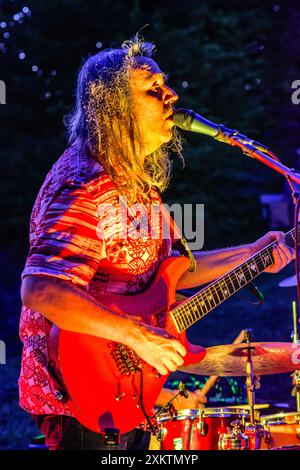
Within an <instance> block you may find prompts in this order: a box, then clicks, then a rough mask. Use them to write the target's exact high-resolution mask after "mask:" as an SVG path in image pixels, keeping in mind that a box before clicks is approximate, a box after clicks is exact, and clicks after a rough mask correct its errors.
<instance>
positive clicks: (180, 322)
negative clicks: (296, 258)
mask: <svg viewBox="0 0 300 470" xmlns="http://www.w3.org/2000/svg"><path fill="white" fill-rule="evenodd" d="M299 230H300V226H299V227H298V234H299ZM299 237H300V234H299ZM285 241H286V243H288V242H291V246H295V231H294V230H291V231H290V232H288V233H286V234H285ZM275 245H276V242H273V243H272V244H270V245H269V246H268V247H267V248H265V249H263V250H261V251H260V252H258V253H256V254H255V255H254V256H253V257H252V258H251V259H249V260H247V261H245V262H244V263H242V264H241V265H240V266H238V267H237V268H235V269H234V270H232V271H231V272H230V273H228V274H226V275H225V276H224V277H223V278H221V279H219V280H217V281H215V282H213V283H211V284H210V285H209V286H207V287H205V288H204V289H203V290H200V291H199V292H198V293H197V294H195V295H194V296H192V297H191V298H190V299H187V300H185V301H184V302H183V303H182V304H180V305H179V306H178V307H175V309H174V310H173V311H172V312H171V314H172V316H173V319H174V321H175V322H176V324H177V329H178V330H180V331H183V330H185V329H186V328H188V327H189V326H191V325H192V324H193V323H195V322H196V321H197V320H199V319H200V318H202V317H203V316H205V315H206V314H207V313H209V312H210V311H211V310H213V309H214V308H215V307H216V306H218V305H219V304H221V303H222V302H223V301H224V300H226V299H227V298H229V297H230V296H231V295H232V294H234V293H235V292H236V291H238V290H239V289H241V288H242V287H244V286H245V285H247V284H248V283H249V282H250V281H251V280H252V279H254V278H255V277H257V276H258V275H259V274H260V273H261V272H263V271H264V270H265V269H266V268H268V267H269V266H271V265H272V264H273V263H274V258H273V254H272V253H273V248H274V246H275Z"/></svg>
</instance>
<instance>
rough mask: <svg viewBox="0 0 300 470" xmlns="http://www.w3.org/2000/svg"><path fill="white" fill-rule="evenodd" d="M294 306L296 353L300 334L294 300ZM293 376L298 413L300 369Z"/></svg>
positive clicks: (299, 405) (299, 407) (293, 335)
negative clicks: (299, 332) (299, 333)
mask: <svg viewBox="0 0 300 470" xmlns="http://www.w3.org/2000/svg"><path fill="white" fill-rule="evenodd" d="M292 307H293V324H294V329H293V332H292V342H293V344H295V345H297V346H295V353H296V349H298V348H300V342H299V335H298V330H297V308H296V302H295V301H293V303H292ZM291 377H292V378H293V382H292V383H293V385H294V388H293V390H292V396H293V397H296V405H297V413H300V370H295V372H293V373H292V375H291Z"/></svg>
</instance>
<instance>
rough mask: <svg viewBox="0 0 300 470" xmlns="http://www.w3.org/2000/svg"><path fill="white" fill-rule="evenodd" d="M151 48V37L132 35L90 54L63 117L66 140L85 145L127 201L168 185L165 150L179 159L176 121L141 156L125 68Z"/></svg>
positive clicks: (147, 196) (168, 163)
mask: <svg viewBox="0 0 300 470" xmlns="http://www.w3.org/2000/svg"><path fill="white" fill-rule="evenodd" d="M154 51H155V46H154V45H153V44H152V43H149V42H145V41H144V40H143V38H142V37H141V36H139V35H135V36H134V38H133V39H132V40H129V41H125V42H124V43H123V44H122V46H121V48H110V49H105V50H103V51H101V52H99V53H97V54H95V55H92V56H90V57H89V58H88V59H87V60H86V61H85V62H84V63H83V65H82V67H81V69H80V71H79V74H78V80H77V90H76V105H75V108H74V110H73V111H72V113H71V114H70V115H69V116H68V117H67V119H66V126H67V130H68V136H69V143H70V144H73V143H74V142H75V141H77V143H78V144H79V148H80V150H81V151H86V149H88V150H89V151H90V152H91V153H92V155H94V156H95V157H96V158H97V159H98V160H99V161H100V163H101V164H102V165H103V166H104V168H105V169H106V170H107V172H108V173H109V175H110V176H111V178H112V180H113V181H114V183H115V184H116V187H117V189H118V191H119V193H120V194H122V195H125V196H126V197H127V200H128V202H129V203H134V202H136V201H139V200H151V191H152V190H153V189H157V190H158V191H159V192H160V193H162V192H163V191H164V190H165V189H166V188H167V186H168V183H169V179H170V170H171V160H170V156H169V154H170V151H172V152H175V153H177V155H178V156H179V157H180V158H181V159H182V161H183V157H182V153H181V152H182V140H181V136H180V134H178V132H177V130H176V127H175V126H174V127H173V129H172V134H173V135H172V139H171V140H170V142H168V143H167V144H163V145H162V146H161V147H160V148H159V149H157V150H156V151H155V152H153V153H151V154H149V155H147V156H146V158H144V159H143V161H141V160H140V158H141V157H140V154H141V152H140V150H141V147H142V140H141V132H140V129H139V125H138V122H137V119H136V118H135V114H134V106H133V103H132V97H131V91H130V80H129V72H130V69H132V68H138V67H139V65H138V64H137V61H135V58H136V57H147V58H152V57H153V56H154ZM138 62H139V64H140V63H141V60H139V61H138Z"/></svg>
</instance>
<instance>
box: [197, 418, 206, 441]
mask: <svg viewBox="0 0 300 470" xmlns="http://www.w3.org/2000/svg"><path fill="white" fill-rule="evenodd" d="M197 430H198V431H199V432H200V436H202V437H204V436H206V435H207V432H208V426H207V423H206V422H205V420H204V419H203V413H201V412H200V416H199V421H198V423H197Z"/></svg>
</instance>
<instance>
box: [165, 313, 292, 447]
mask: <svg viewBox="0 0 300 470" xmlns="http://www.w3.org/2000/svg"><path fill="white" fill-rule="evenodd" d="M293 313H294V314H295V311H294V312H293ZM294 320H295V315H294ZM296 323H297V322H296V321H294V332H293V342H291V343H279V342H274V343H264V342H261V343H258V342H252V341H251V339H252V330H243V334H244V338H243V341H244V342H242V343H241V342H239V341H235V342H234V343H233V344H228V345H223V346H215V347H210V348H207V349H206V356H205V358H204V359H203V360H202V361H201V362H200V363H198V364H193V365H188V366H184V367H181V368H180V369H179V370H180V371H182V372H187V373H190V374H197V375H205V376H208V375H210V376H211V377H210V379H209V380H211V379H212V378H214V380H213V382H212V383H214V382H215V380H216V378H217V377H228V376H231V377H234V376H244V377H245V378H246V381H245V385H246V392H247V402H248V404H247V405H236V406H234V405H233V406H227V407H217V408H202V409H182V410H177V411H176V410H175V408H174V406H172V405H171V406H170V402H168V404H167V405H168V406H165V407H163V408H162V409H161V410H159V411H158V413H157V415H156V416H157V423H158V434H157V436H156V439H157V441H158V443H159V447H158V448H159V449H161V450H300V370H296V369H297V365H298V364H300V344H299V340H298V334H297V329H296V328H297V326H296ZM236 343H239V344H236ZM285 372H293V373H292V375H291V377H292V379H293V386H294V389H293V392H292V395H293V396H294V397H295V398H296V411H294V412H289V413H285V412H280V413H276V414H270V415H267V414H263V413H265V412H266V411H265V409H266V408H268V407H269V405H268V404H256V403H255V389H256V388H259V386H260V385H259V376H260V375H271V374H279V373H285ZM183 389H184V386H181V390H179V392H178V393H181V394H183V393H186V391H184V390H183Z"/></svg>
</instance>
